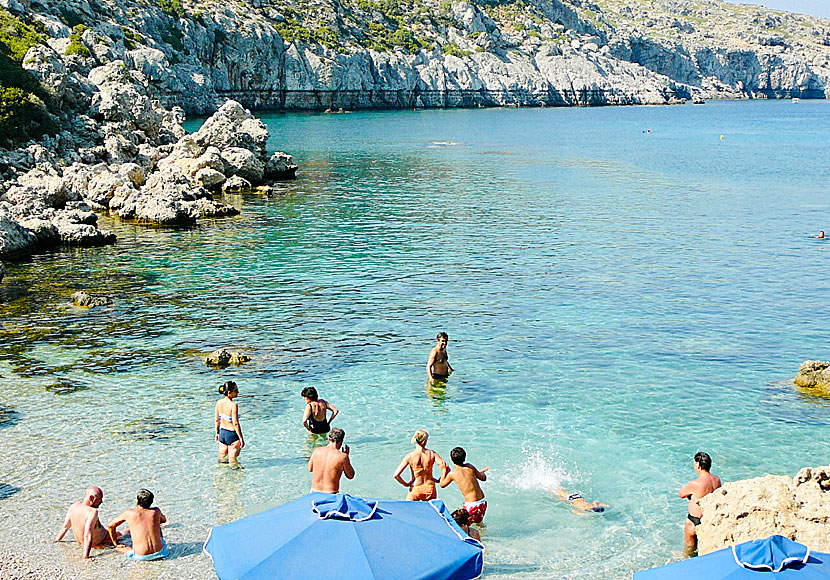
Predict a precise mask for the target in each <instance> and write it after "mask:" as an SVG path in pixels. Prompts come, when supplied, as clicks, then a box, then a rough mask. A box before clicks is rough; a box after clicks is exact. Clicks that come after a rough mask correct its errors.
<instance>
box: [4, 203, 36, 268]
mask: <svg viewBox="0 0 830 580" xmlns="http://www.w3.org/2000/svg"><path fill="white" fill-rule="evenodd" d="M2 212H3V208H2V206H0V256H13V255H15V254H24V253H28V252H30V251H31V250H32V249H33V248H35V246H37V243H38V240H37V237H36V236H35V234H33V233H32V232H30V231H29V230H27V229H26V228H24V227H23V226H21V225H20V224H19V223H17V222H16V221H14V220H12V219H10V218H9V217H6V216H4V215H3V213H2Z"/></svg>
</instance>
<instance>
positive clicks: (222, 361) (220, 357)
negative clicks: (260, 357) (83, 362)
mask: <svg viewBox="0 0 830 580" xmlns="http://www.w3.org/2000/svg"><path fill="white" fill-rule="evenodd" d="M250 360H251V357H249V356H248V355H247V354H243V353H241V352H239V351H235V350H228V349H226V348H220V349H219V350H215V351H213V352H212V353H210V354H209V355H207V356H206V357H205V364H206V365H208V366H211V367H226V366H228V365H241V364H243V363H246V362H249V361H250Z"/></svg>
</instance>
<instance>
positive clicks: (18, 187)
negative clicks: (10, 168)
mask: <svg viewBox="0 0 830 580" xmlns="http://www.w3.org/2000/svg"><path fill="white" fill-rule="evenodd" d="M70 197H72V195H71V192H68V191H67V189H66V185H65V183H64V182H63V180H62V179H61V176H60V175H59V174H58V173H57V171H55V169H54V168H53V167H52V166H51V165H40V166H38V167H36V168H35V169H32V170H31V171H28V172H27V173H25V174H24V175H21V176H20V177H18V178H17V183H16V184H15V185H12V186H11V187H10V188H9V189H8V191H6V194H5V198H6V199H7V200H8V201H10V202H11V203H13V204H15V205H17V206H21V207H26V208H30V211H31V209H33V208H36V207H39V206H45V207H60V206H63V205H64V204H65V203H66V202H67V201H68V200H69V199H70Z"/></svg>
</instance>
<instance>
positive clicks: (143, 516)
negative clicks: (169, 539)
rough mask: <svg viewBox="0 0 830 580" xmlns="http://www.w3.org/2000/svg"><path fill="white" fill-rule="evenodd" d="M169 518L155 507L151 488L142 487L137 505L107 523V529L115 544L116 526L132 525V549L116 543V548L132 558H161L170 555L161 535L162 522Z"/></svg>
mask: <svg viewBox="0 0 830 580" xmlns="http://www.w3.org/2000/svg"><path fill="white" fill-rule="evenodd" d="M166 521H167V518H166V517H164V514H163V513H161V510H160V509H159V508H157V507H153V494H152V492H150V491H149V490H146V489H140V490H139V491H138V496H137V498H136V502H135V507H134V508H130V509H128V510H127V511H125V512H124V513H122V514H121V515H120V516H118V517H117V518H115V519H114V520H112V521H111V522H110V523H109V524H107V531H108V532H109V534H110V538H111V539H112V542H113V543H114V544H117V542H116V534H117V532H116V528H118V526H120V525H121V524H123V523H124V522H126V523H127V525H128V526H129V527H130V536H131V537H132V540H133V547H132V549H130V548H129V546H119V545H116V546H115V549H116V550H118V551H119V552H121V553H122V554H124V555H125V556H127V558H129V559H130V560H135V561H143V560H160V559H161V558H165V557H167V556H169V555H170V552H168V551H167V544H166V543H165V541H164V538H163V537H162V535H161V524H163V523H165V522H166Z"/></svg>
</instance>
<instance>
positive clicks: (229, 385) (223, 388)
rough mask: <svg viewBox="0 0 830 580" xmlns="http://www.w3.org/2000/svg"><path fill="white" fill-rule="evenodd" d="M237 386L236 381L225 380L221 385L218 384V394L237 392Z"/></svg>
mask: <svg viewBox="0 0 830 580" xmlns="http://www.w3.org/2000/svg"><path fill="white" fill-rule="evenodd" d="M238 392H239V387H237V386H236V383H235V382H233V381H225V382H224V383H222V384H221V385H219V394H220V395H225V396H227V395H229V394H230V393H238Z"/></svg>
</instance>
